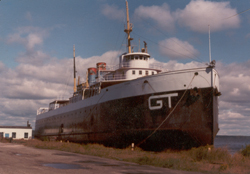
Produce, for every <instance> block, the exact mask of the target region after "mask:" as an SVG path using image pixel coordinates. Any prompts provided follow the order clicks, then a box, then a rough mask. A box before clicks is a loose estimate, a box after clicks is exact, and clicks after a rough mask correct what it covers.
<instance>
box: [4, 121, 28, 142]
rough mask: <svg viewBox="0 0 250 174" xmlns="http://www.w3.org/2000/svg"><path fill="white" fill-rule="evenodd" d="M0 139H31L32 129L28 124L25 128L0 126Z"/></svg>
mask: <svg viewBox="0 0 250 174" xmlns="http://www.w3.org/2000/svg"><path fill="white" fill-rule="evenodd" d="M0 138H12V139H25V140H28V139H31V138H32V127H31V126H30V124H29V122H27V126H0Z"/></svg>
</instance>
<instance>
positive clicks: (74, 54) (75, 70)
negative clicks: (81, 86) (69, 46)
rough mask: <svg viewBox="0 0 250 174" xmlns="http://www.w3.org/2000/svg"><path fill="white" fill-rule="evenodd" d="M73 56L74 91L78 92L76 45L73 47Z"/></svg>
mask: <svg viewBox="0 0 250 174" xmlns="http://www.w3.org/2000/svg"><path fill="white" fill-rule="evenodd" d="M73 57H74V93H75V92H76V61H75V59H76V58H75V45H74V47H73Z"/></svg>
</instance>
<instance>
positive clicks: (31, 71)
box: [0, 51, 120, 127]
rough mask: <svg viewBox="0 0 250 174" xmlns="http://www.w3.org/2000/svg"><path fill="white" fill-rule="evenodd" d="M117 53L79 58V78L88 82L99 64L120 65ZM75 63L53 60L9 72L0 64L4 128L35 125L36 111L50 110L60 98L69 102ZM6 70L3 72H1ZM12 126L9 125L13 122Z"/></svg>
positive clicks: (0, 111) (0, 109)
mask: <svg viewBox="0 0 250 174" xmlns="http://www.w3.org/2000/svg"><path fill="white" fill-rule="evenodd" d="M119 54H120V52H118V51H108V52H106V53H104V54H103V55H101V56H93V57H90V58H85V59H84V58H82V57H79V56H78V57H76V64H77V65H76V68H77V73H78V74H77V75H80V76H81V81H85V79H86V78H85V75H86V70H87V68H88V67H93V66H96V63H97V62H106V63H107V64H108V65H110V64H114V63H117V59H118V55H119ZM70 64H73V60H72V59H71V58H69V59H57V58H51V59H49V60H48V62H47V63H46V64H42V65H35V64H29V63H26V64H25V63H22V64H20V65H18V66H17V67H15V68H13V69H10V68H6V67H5V66H4V64H3V63H1V62H0V86H1V91H0V118H1V125H3V124H9V125H16V120H12V118H13V117H18V119H17V120H21V119H22V120H23V123H22V124H24V125H25V124H26V121H27V120H30V121H31V123H33V127H34V120H35V116H36V110H37V109H38V108H39V107H48V104H49V102H51V101H52V100H54V99H57V98H64V99H68V98H69V97H71V95H72V93H73V70H72V68H73V66H68V65H70ZM2 69H4V71H1V70H2ZM10 120H12V122H13V124H10V123H11V121H10Z"/></svg>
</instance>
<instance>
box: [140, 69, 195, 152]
mask: <svg viewBox="0 0 250 174" xmlns="http://www.w3.org/2000/svg"><path fill="white" fill-rule="evenodd" d="M195 76H196V74H194V76H193V78H192V80H191V81H190V83H189V85H188V86H187V89H186V90H185V92H184V93H183V95H182V96H181V98H180V100H179V101H178V102H177V104H176V105H175V107H174V108H173V110H172V111H171V112H170V113H169V114H168V116H167V117H166V118H165V119H164V120H163V121H162V122H161V124H160V125H159V126H158V127H157V128H156V129H155V130H154V131H153V132H152V133H151V134H150V135H149V136H148V137H147V138H145V139H144V140H142V141H141V142H140V143H138V144H136V146H137V147H138V146H140V145H141V144H142V143H144V142H145V141H146V140H147V139H149V138H150V137H151V136H152V135H153V134H154V133H155V132H156V131H157V130H158V129H159V128H160V127H161V126H162V125H163V124H164V123H165V122H166V121H167V119H168V118H169V117H170V115H171V114H172V113H173V112H174V111H175V109H176V107H177V106H178V105H179V103H180V101H181V100H182V99H183V97H184V96H185V94H186V92H187V91H188V89H189V86H190V85H191V83H192V82H193V80H194V77H195ZM150 86H151V85H150ZM151 88H152V87H151ZM152 89H153V88H152Z"/></svg>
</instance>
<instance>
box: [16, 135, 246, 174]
mask: <svg viewBox="0 0 250 174" xmlns="http://www.w3.org/2000/svg"><path fill="white" fill-rule="evenodd" d="M13 143H19V144H23V145H25V146H30V147H35V148H42V149H55V150H61V151H67V152H73V153H80V154H85V155H94V156H99V157H105V158H111V159H116V160H123V161H127V162H134V163H137V164H140V165H151V166H156V167H164V168H171V169H176V170H185V171H197V172H205V173H250V168H249V166H250V158H249V156H245V155H243V154H245V152H244V153H243V152H242V151H241V152H239V153H236V154H235V155H233V156H232V155H230V153H229V152H228V150H227V149H226V148H214V147H213V146H203V147H198V148H192V149H190V150H182V151H172V150H166V151H163V152H147V151H143V150H141V149H140V148H135V150H134V151H132V150H131V148H126V149H115V148H110V147H104V146H103V145H100V144H77V143H66V142H62V143H60V142H56V141H54V142H51V141H40V140H15V141H13ZM248 148H250V146H249V147H247V149H248ZM246 154H248V153H246Z"/></svg>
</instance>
